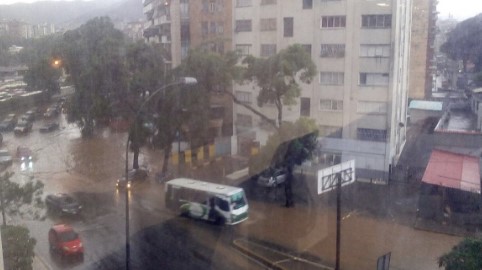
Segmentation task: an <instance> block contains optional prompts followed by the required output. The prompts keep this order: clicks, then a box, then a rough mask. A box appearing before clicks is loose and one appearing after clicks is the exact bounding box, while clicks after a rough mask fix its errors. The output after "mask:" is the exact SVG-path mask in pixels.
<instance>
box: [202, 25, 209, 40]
mask: <svg viewBox="0 0 482 270" xmlns="http://www.w3.org/2000/svg"><path fill="white" fill-rule="evenodd" d="M208 34H209V24H208V22H201V35H202V36H203V37H205V36H207V35H208Z"/></svg>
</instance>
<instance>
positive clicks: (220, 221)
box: [214, 216, 226, 225]
mask: <svg viewBox="0 0 482 270" xmlns="http://www.w3.org/2000/svg"><path fill="white" fill-rule="evenodd" d="M214 223H215V224H216V225H224V223H226V220H225V219H224V217H222V216H217V217H216V220H215V221H214Z"/></svg>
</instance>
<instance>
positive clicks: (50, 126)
mask: <svg viewBox="0 0 482 270" xmlns="http://www.w3.org/2000/svg"><path fill="white" fill-rule="evenodd" d="M58 128H59V123H56V122H52V123H46V124H44V125H43V126H41V127H40V129H39V131H40V132H42V133H47V132H51V131H54V130H56V129H58Z"/></svg>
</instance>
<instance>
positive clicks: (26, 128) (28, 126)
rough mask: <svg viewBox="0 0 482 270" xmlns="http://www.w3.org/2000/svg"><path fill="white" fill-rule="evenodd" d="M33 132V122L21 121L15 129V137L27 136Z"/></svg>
mask: <svg viewBox="0 0 482 270" xmlns="http://www.w3.org/2000/svg"><path fill="white" fill-rule="evenodd" d="M31 130H32V122H30V121H20V122H18V124H17V126H15V128H14V129H13V132H14V133H15V135H22V134H27V133H29V132H30V131H31Z"/></svg>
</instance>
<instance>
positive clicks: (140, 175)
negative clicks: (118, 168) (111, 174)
mask: <svg viewBox="0 0 482 270" xmlns="http://www.w3.org/2000/svg"><path fill="white" fill-rule="evenodd" d="M148 175H149V172H148V171H147V170H144V169H137V170H136V169H134V170H130V171H129V174H128V176H129V181H128V182H127V183H126V177H125V176H122V177H121V178H119V179H117V181H116V184H115V186H116V188H126V186H127V189H130V188H131V187H132V185H135V184H136V183H138V182H141V181H144V180H146V179H147V177H148Z"/></svg>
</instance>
